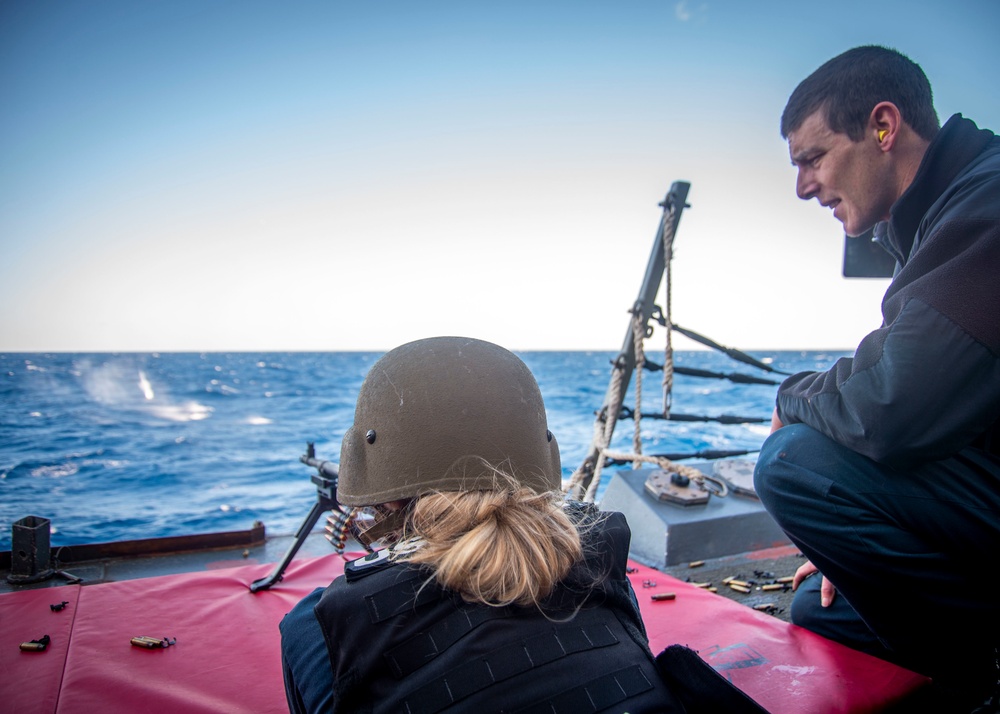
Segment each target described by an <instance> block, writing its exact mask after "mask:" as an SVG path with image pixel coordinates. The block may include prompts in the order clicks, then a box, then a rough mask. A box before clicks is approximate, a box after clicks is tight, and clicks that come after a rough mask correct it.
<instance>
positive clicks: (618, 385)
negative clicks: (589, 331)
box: [567, 205, 729, 502]
mask: <svg viewBox="0 0 1000 714" xmlns="http://www.w3.org/2000/svg"><path fill="white" fill-rule="evenodd" d="M676 210H677V209H676V206H673V205H671V207H670V210H669V211H666V212H664V214H663V227H662V229H663V263H664V273H665V278H666V315H665V323H666V325H665V329H666V333H667V338H666V345H665V347H664V354H663V416H664V418H669V416H670V406H671V399H672V394H673V384H674V348H673V340H672V336H671V333H672V329H671V326H672V325H673V321H672V319H671V299H670V292H671V291H670V288H671V283H670V279H671V270H670V264H671V262H672V260H673V250H674V249H673V245H674V215H675V212H676ZM641 313H642V310H641V309H640V306H639V305H638V304H637V305H636V307H635V310H634V311H633V313H632V342H633V348H634V352H635V369H634V374H635V411H634V412H633V418H634V420H635V428H634V430H633V434H632V448H633V450H634V453H631V454H629V453H624V452H617V451H612V450H611V449H609V448H608V447H609V446H610V445H611V437H612V436H613V435H614V431H615V425H616V424H617V423H618V417H619V415H620V414H621V410H622V401H623V397H624V395H623V394H622V392H623V385H622V382H623V377H622V373H623V370H622V369H620V368H618V367H617V366H616V367H615V372H614V373H613V376H612V380H611V386H610V387H609V390H608V404H607V409H606V411H604V412H603V417H604V418H603V421H602V419H601V416H598V418H597V419H596V420H595V421H594V440H593V443H594V446H595V448H596V450H597V454H598V456H597V463H595V464H594V473H593V475H592V476H591V480H590V483H589V484H588V486H587V492H586V493H585V494H584V496H583V500H584V501H588V502H593V501H594V499H595V496H596V494H597V487H598V486H599V485H600V482H601V471H602V470H603V469H604V465H605V463H606V461H607V460H608V459H615V460H617V461H631V462H632V467H633V468H638V467H639V464H640V463H648V464H655V465H657V466H658V467H660V468H661V469H663V470H664V471H668V472H671V473H677V474H680V475H682V476H686V477H687V478H689V479H691V480H692V481H694V482H695V483H697V484H699V485H700V486H702V487H704V484H705V482H706V481H708V482H710V483H712V484H715V489H714V491H713V492H714V493H715V494H716V495H717V496H720V497H723V496H726V495H727V494H728V493H729V488H728V486H727V485H726V483H725V482H724V481H720V480H718V479H716V478H713V477H711V476H707V475H706V474H704V473H702V472H701V471H699V470H698V469H696V468H694V467H692V466H685V465H683V464H678V463H675V462H673V461H671V460H670V459H667V458H664V457H661V456H643V455H642V426H641V422H642V372H643V368H644V365H645V363H646V353H645V349H644V346H643V345H644V341H645V339H646V325H645V324H644V321H643V319H642V315H641ZM583 477H584V465H581V466H580V468H578V469H577V470H576V471H575V472H574V473H573V476H572V477H571V478H570V481H569V486H568V487H567V492H568V493H569V494H571V495H572V494H573V493H574V492H577V493H578V492H579V490H580V486H581V483H582V481H583Z"/></svg>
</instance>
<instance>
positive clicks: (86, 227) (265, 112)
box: [0, 0, 1000, 352]
mask: <svg viewBox="0 0 1000 714" xmlns="http://www.w3.org/2000/svg"><path fill="white" fill-rule="evenodd" d="M998 36H1000V0H952V1H950V2H927V1H922V0H885V1H881V2H877V3H875V2H871V1H870V0H866V1H864V2H854V1H851V0H848V1H842V2H836V3H805V2H801V0H798V1H796V2H787V1H780V2H778V1H776V2H749V1H742V2H737V1H736V0H730V1H726V2H723V1H717V0H709V1H708V2H697V1H695V0H689V1H686V2H674V1H660V2H646V1H643V0H635V1H620V0H604V1H600V2H588V1H577V2H569V1H564V2H545V1H543V0H531V1H527V2H524V1H521V0H508V1H506V2H490V3H486V2H475V1H473V0H465V1H463V2H413V1H412V0H410V1H409V2H395V1H390V0H383V1H380V2H368V3H366V2H334V1H333V0H326V1H323V2H287V3H277V2H254V1H247V0H236V1H233V2H221V1H215V2H213V1H211V0H190V1H188V0H171V1H170V2H158V3H152V2H134V1H133V0H125V1H119V2H115V1H102V2H97V1H95V0H81V1H79V2H61V3H54V2H49V3H47V2H28V1H27V0H4V1H3V2H0V302H2V304H3V305H4V310H3V311H2V313H0V351H5V352H9V351H50V350H68V351H92V350H93V351H104V350H111V351H167V350H184V351H187V350H193V351H227V350H260V351H272V350H274V351H278V350H335V351H337V350H359V349H360V350H383V349H388V348H391V347H393V346H395V345H397V344H400V343H402V342H406V341H408V340H411V339H416V338H420V337H425V336H430V335H436V334H461V335H468V336H473V337H479V338H483V339H487V340H491V341H494V342H498V343H500V344H502V345H504V346H506V347H509V348H511V349H516V350H529V349H566V350H568V349H598V350H615V349H618V347H619V346H620V345H621V341H622V338H623V337H624V335H625V330H626V326H627V314H626V311H627V310H628V308H629V307H630V306H631V304H632V302H633V301H634V300H635V298H636V295H637V293H638V290H639V285H640V282H641V280H642V276H643V273H644V270H645V265H646V261H647V259H648V257H649V252H650V248H651V246H652V241H653V237H654V234H655V232H656V227H657V223H658V221H659V214H660V209H659V207H658V206H657V203H658V202H659V201H661V200H662V199H663V196H664V194H665V193H666V191H667V189H668V188H669V187H670V184H671V183H672V182H673V181H676V180H684V181H689V182H691V192H690V195H689V199H688V200H689V203H690V208H689V209H687V210H686V211H685V213H684V217H683V219H682V221H681V225H680V229H679V231H678V234H677V239H676V245H675V260H674V265H673V290H672V305H673V317H674V320H675V322H677V323H679V324H681V325H684V326H686V327H689V328H692V329H695V330H697V331H700V332H702V333H705V334H707V335H708V336H710V337H712V338H713V339H715V340H716V341H718V342H721V343H723V344H726V345H731V346H735V347H739V348H742V349H751V350H754V349H756V350H765V349H768V350H769V349H851V348H853V347H854V346H855V344H856V343H857V341H858V340H859V339H860V338H861V337H862V336H863V335H864V334H865V333H866V332H868V331H869V330H871V329H873V328H875V327H877V326H878V323H879V319H880V318H879V308H878V306H879V301H880V299H881V295H882V293H883V292H884V290H885V287H886V285H887V282H888V281H886V280H845V279H844V278H842V277H841V275H840V270H841V252H842V250H843V233H842V230H841V226H840V224H839V223H838V222H837V221H836V220H835V219H834V218H833V217H832V215H831V214H830V213H829V211H828V210H826V209H823V208H821V207H820V206H819V205H818V204H817V203H816V202H815V201H813V202H811V203H805V202H802V201H800V200H798V199H797V198H796V197H795V194H794V178H795V175H794V170H793V169H792V167H791V165H790V163H789V160H788V153H787V147H786V146H785V144H784V142H783V141H782V139H781V137H780V134H779V131H778V120H779V117H780V114H781V110H782V109H783V107H784V102H785V100H786V99H787V97H788V94H789V93H790V92H791V91H792V90H793V89H794V87H795V85H796V84H797V83H798V82H799V81H800V80H801V79H803V78H804V77H805V76H806V75H808V74H809V73H810V72H812V71H813V70H814V69H815V68H816V67H818V66H819V65H820V64H822V63H823V62H824V61H826V60H827V59H829V58H830V57H832V56H834V55H836V54H839V53H840V52H842V51H844V50H846V49H849V48H850V47H854V46H857V45H861V44H883V45H887V46H891V47H895V48H896V49H899V50H900V51H902V52H904V53H906V54H908V55H909V56H910V57H911V58H912V59H914V60H915V61H916V62H918V63H919V64H920V65H921V66H922V67H923V68H924V71H925V72H926V73H927V75H928V77H929V78H930V80H931V83H932V86H933V88H934V93H935V104H936V106H937V110H938V114H939V116H940V117H941V119H942V122H943V121H944V120H945V119H947V118H948V117H949V116H950V115H951V114H953V113H955V112H961V113H963V114H964V115H965V116H967V117H969V118H971V119H973V120H974V121H976V122H977V123H978V124H979V125H980V126H982V127H986V128H990V129H993V130H995V131H1000V91H998V86H1000V85H998V81H997V75H996V72H997V67H1000V42H998V41H997V37H998ZM661 294H662V293H661ZM654 339H656V338H655V337H654ZM675 346H676V347H678V348H680V349H684V348H687V347H689V346H691V345H690V343H688V342H686V341H685V340H684V339H683V338H679V339H678V340H676V341H675Z"/></svg>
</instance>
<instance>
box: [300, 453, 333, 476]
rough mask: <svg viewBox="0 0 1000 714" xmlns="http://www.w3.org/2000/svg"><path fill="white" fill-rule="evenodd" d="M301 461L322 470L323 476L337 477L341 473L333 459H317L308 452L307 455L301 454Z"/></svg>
mask: <svg viewBox="0 0 1000 714" xmlns="http://www.w3.org/2000/svg"><path fill="white" fill-rule="evenodd" d="M299 461H301V462H302V463H304V464H305V465H306V466H311V467H312V468H314V469H316V470H317V471H319V472H320V474H322V475H323V476H326V477H327V478H331V479H336V478H337V476H338V475H339V472H338V470H337V464H335V463H333V462H331V461H324V460H323V459H317V458H315V457H313V456H309V455H308V454H306V455H305V456H300V457H299Z"/></svg>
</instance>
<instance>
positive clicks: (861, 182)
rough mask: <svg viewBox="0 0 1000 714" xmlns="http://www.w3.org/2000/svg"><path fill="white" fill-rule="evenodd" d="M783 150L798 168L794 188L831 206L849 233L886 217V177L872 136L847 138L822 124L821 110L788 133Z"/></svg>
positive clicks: (888, 203)
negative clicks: (857, 139)
mask: <svg viewBox="0 0 1000 714" xmlns="http://www.w3.org/2000/svg"><path fill="white" fill-rule="evenodd" d="M788 153H789V155H790V156H791V158H792V165H793V166H795V167H796V168H797V169H798V171H799V174H798V179H797V180H796V182H795V192H796V193H797V194H798V196H799V198H801V199H802V200H804V201H808V200H809V199H810V198H815V199H816V200H817V201H819V203H820V205H822V206H827V207H829V208H832V209H833V215H834V217H835V218H836V219H837V220H839V221H840V222H841V223H843V224H844V232H845V233H847V235H849V236H857V235H860V234H862V233H864V232H865V231H866V230H868V229H869V228H871V227H872V226H873V225H875V224H876V223H878V222H879V221H882V220H887V219H888V218H889V209H890V208H891V207H892V203H893V200H894V199H893V197H892V191H891V188H890V186H891V177H890V176H889V175H888V174H887V173H886V172H887V171H888V166H887V163H888V162H886V161H885V160H884V159H885V156H884V153H883V152H882V151H881V150H880V149H879V147H878V143H877V142H876V141H875V139H874V137H872V138H871V139H869V138H868V137H866V138H865V139H862V140H861V141H857V142H855V141H851V139H850V137H848V136H847V134H838V133H836V132H834V131H833V130H831V129H830V127H829V126H827V123H826V119H825V118H824V117H823V112H822V110H820V111H817V112H815V113H813V114H811V115H810V116H809V117H808V118H807V119H806V120H805V121H804V122H802V125H801V126H800V127H799V128H798V129H796V130H795V131H793V132H790V133H789V134H788Z"/></svg>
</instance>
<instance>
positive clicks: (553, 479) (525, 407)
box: [337, 337, 561, 506]
mask: <svg viewBox="0 0 1000 714" xmlns="http://www.w3.org/2000/svg"><path fill="white" fill-rule="evenodd" d="M490 467H496V468H499V469H501V470H503V471H506V472H508V473H510V474H511V475H512V476H514V477H515V479H516V480H517V481H518V483H520V484H522V485H524V486H527V487H529V488H531V489H532V490H534V491H536V492H539V493H541V492H544V491H550V490H556V489H558V488H560V485H561V471H560V462H559V446H558V444H557V443H556V440H555V438H554V437H553V436H552V433H551V432H550V431H549V430H548V428H547V423H546V419H545V406H544V404H543V403H542V395H541V392H540V391H539V389H538V384H537V383H536V382H535V378H534V377H533V376H532V374H531V371H530V370H529V369H528V367H527V366H526V365H525V364H524V362H522V361H521V360H520V359H519V358H518V357H517V356H515V355H514V354H513V353H511V352H509V351H508V350H505V349H504V348H502V347H499V346H497V345H494V344H492V343H490V342H484V341H482V340H476V339H471V338H467V337H432V338H429V339H423V340H417V341H416V342H410V343H408V344H405V345H402V346H400V347H397V348H396V349H394V350H391V351H390V352H388V353H386V354H385V355H384V356H383V357H382V358H381V359H379V360H378V361H377V362H376V363H375V364H374V365H373V366H372V368H371V370H370V371H369V372H368V375H367V376H366V377H365V380H364V382H363V383H362V385H361V391H360V394H359V395H358V403H357V407H356V410H355V415H354V424H353V425H352V426H351V427H350V428H349V429H348V430H347V433H346V434H345V435H344V441H343V443H342V445H341V451H340V476H339V483H338V487H337V499H338V500H339V501H340V502H341V503H343V504H345V505H348V506H370V505H374V504H381V503H388V502H390V501H396V500H400V499H409V498H414V497H416V496H420V495H423V494H425V493H430V492H434V491H466V490H482V489H490V488H492V487H493V484H494V475H493V472H492V471H491V470H490Z"/></svg>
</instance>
